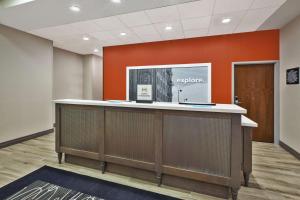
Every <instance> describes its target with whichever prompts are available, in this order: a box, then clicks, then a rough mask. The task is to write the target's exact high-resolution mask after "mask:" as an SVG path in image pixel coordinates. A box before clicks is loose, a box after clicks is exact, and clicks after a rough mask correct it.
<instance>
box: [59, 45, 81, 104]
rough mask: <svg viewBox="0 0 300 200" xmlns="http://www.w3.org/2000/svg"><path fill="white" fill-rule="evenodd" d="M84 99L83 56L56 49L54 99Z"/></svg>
mask: <svg viewBox="0 0 300 200" xmlns="http://www.w3.org/2000/svg"><path fill="white" fill-rule="evenodd" d="M82 98H83V56H82V55H79V54H76V53H73V52H69V51H65V50H62V49H58V48H54V51H53V99H82Z"/></svg>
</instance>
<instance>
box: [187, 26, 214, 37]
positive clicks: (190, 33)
mask: <svg viewBox="0 0 300 200" xmlns="http://www.w3.org/2000/svg"><path fill="white" fill-rule="evenodd" d="M207 34H208V29H205V28H204V29H198V30H187V31H184V37H185V38H194V37H203V36H207Z"/></svg>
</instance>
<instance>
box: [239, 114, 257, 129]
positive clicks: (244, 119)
mask: <svg viewBox="0 0 300 200" xmlns="http://www.w3.org/2000/svg"><path fill="white" fill-rule="evenodd" d="M242 126H246V127H253V128H257V127H258V124H257V123H256V122H254V121H252V120H251V119H249V118H248V117H245V116H244V115H242Z"/></svg>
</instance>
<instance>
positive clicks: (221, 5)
mask: <svg viewBox="0 0 300 200" xmlns="http://www.w3.org/2000/svg"><path fill="white" fill-rule="evenodd" d="M253 1H254V0H216V4H215V8H214V14H223V13H231V12H237V11H242V10H247V9H249V8H250V7H251V5H252V3H253Z"/></svg>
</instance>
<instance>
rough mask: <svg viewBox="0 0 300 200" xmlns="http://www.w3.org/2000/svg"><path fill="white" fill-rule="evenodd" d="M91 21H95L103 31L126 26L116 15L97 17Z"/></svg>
mask: <svg viewBox="0 0 300 200" xmlns="http://www.w3.org/2000/svg"><path fill="white" fill-rule="evenodd" d="M93 22H95V23H96V24H97V25H98V26H99V27H100V28H101V30H103V31H110V30H114V29H123V28H126V26H125V25H124V24H123V23H122V22H121V21H120V20H119V18H118V17H116V16H114V17H106V18H101V19H97V20H94V21H93Z"/></svg>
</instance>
